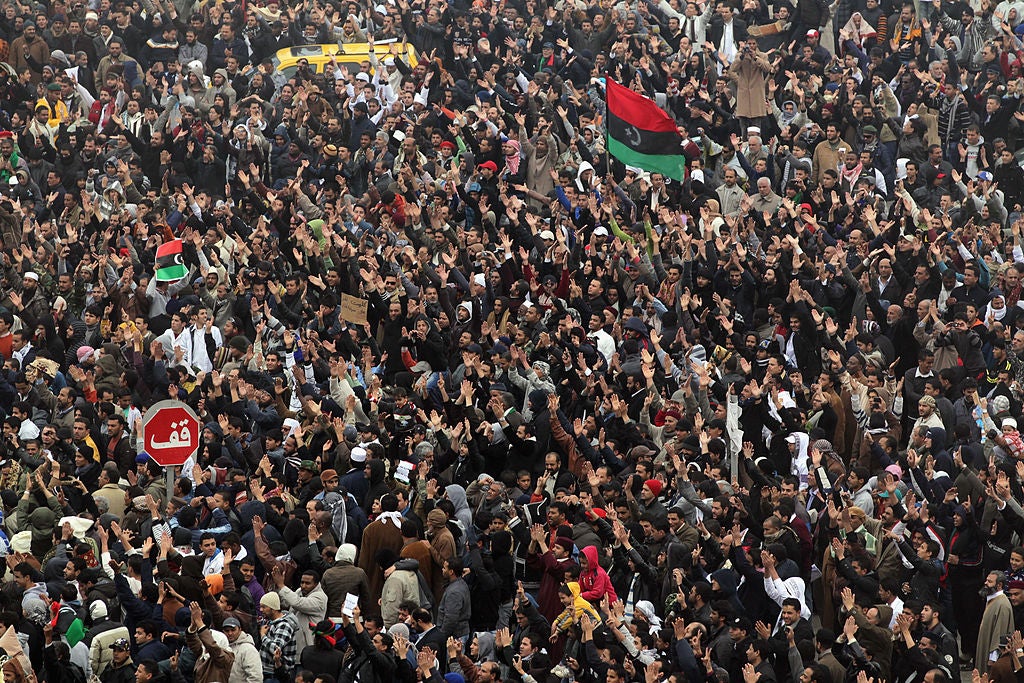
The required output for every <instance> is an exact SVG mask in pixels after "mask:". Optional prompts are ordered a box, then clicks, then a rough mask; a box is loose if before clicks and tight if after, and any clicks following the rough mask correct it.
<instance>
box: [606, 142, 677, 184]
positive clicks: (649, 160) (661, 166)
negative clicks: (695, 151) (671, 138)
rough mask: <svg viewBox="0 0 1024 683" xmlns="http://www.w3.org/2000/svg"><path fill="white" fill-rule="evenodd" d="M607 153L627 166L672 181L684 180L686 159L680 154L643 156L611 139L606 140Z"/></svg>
mask: <svg viewBox="0 0 1024 683" xmlns="http://www.w3.org/2000/svg"><path fill="white" fill-rule="evenodd" d="M608 152H609V153H610V154H611V155H612V156H613V157H615V158H616V159H618V160H619V161H621V162H622V163H624V164H626V165H627V166H636V167H637V168H642V169H643V170H645V171H651V172H655V173H661V174H662V175H665V176H667V177H669V178H672V179H674V180H679V181H682V180H685V179H686V157H685V156H683V155H682V154H673V155H669V154H643V153H642V152H636V151H634V150H632V149H630V148H629V147H627V146H626V145H624V144H623V143H622V142H620V141H619V140H616V139H615V138H613V137H609V138H608Z"/></svg>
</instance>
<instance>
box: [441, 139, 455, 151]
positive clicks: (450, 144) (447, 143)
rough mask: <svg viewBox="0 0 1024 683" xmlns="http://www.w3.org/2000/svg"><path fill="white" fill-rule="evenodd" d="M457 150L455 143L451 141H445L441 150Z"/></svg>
mask: <svg viewBox="0 0 1024 683" xmlns="http://www.w3.org/2000/svg"><path fill="white" fill-rule="evenodd" d="M446 148H447V149H455V143H454V142H452V141H451V140H445V141H444V142H442V143H441V149H446Z"/></svg>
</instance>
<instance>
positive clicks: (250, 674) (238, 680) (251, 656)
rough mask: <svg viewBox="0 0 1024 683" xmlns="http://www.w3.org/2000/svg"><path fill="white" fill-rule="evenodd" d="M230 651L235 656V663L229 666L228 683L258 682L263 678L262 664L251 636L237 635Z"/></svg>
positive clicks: (242, 633)
mask: <svg viewBox="0 0 1024 683" xmlns="http://www.w3.org/2000/svg"><path fill="white" fill-rule="evenodd" d="M231 651H232V652H233V653H234V655H235V662H234V664H233V665H232V666H231V677H230V678H228V683H248V682H249V681H258V680H260V679H261V678H262V677H263V662H262V661H261V660H260V651H259V650H257V649H256V643H255V641H253V639H252V636H250V635H249V634H248V633H245V632H244V631H243V632H241V633H240V634H239V635H238V639H237V640H235V642H233V643H231Z"/></svg>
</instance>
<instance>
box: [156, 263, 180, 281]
mask: <svg viewBox="0 0 1024 683" xmlns="http://www.w3.org/2000/svg"><path fill="white" fill-rule="evenodd" d="M186 275H188V269H187V268H185V266H183V265H181V264H174V265H170V266H167V267H166V268H159V269H157V271H156V279H157V281H158V282H164V281H167V280H180V279H181V278H183V277H185V276H186Z"/></svg>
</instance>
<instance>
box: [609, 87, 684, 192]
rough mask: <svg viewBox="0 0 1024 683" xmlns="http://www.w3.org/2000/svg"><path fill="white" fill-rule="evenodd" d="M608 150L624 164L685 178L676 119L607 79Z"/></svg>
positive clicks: (678, 178)
mask: <svg viewBox="0 0 1024 683" xmlns="http://www.w3.org/2000/svg"><path fill="white" fill-rule="evenodd" d="M606 93H607V97H608V152H609V153H610V154H611V155H612V156H614V157H615V158H616V159H618V160H619V161H621V162H622V163H624V164H626V165H628V166H636V167H638V168H642V169H643V170H645V171H651V172H654V173H661V174H662V175H664V176H666V177H668V178H674V179H675V180H680V181H681V180H685V178H686V157H685V156H684V155H683V149H682V141H683V138H682V136H681V135H679V131H678V129H677V127H676V122H675V121H674V120H673V119H672V117H671V116H669V115H668V114H666V113H665V112H664V111H663V110H662V109H661V108H660V107H659V106H658V105H657V104H655V103H654V102H653V101H651V100H649V99H647V98H646V97H644V96H643V95H640V94H637V93H635V92H633V91H632V90H630V89H629V88H626V87H623V86H621V85H619V84H618V83H616V82H615V81H613V80H612V79H610V78H609V79H608V80H607V90H606Z"/></svg>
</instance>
